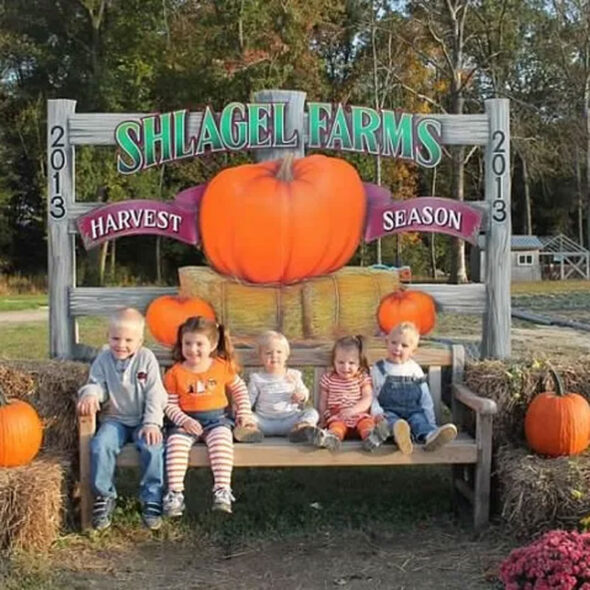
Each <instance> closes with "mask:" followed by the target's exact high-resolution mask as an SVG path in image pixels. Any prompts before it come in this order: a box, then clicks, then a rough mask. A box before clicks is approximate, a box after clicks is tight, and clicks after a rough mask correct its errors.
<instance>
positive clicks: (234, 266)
mask: <svg viewBox="0 0 590 590" xmlns="http://www.w3.org/2000/svg"><path fill="white" fill-rule="evenodd" d="M365 211H366V197H365V190H364V187H363V183H362V181H361V179H360V177H359V175H358V172H357V171H356V170H355V168H354V167H353V166H352V165H351V164H349V163H348V162H346V161H344V160H341V159H339V158H330V157H328V156H323V155H312V156H307V157H305V158H299V159H294V158H293V156H288V157H286V158H284V159H283V160H276V161H270V162H261V163H258V164H246V165H243V166H235V167H232V168H226V169H225V170H222V171H221V172H220V173H219V174H217V176H215V178H213V180H212V181H211V182H210V183H209V184H208V185H207V189H206V190H205V194H204V195H203V198H202V201H201V205H200V211H199V227H200V235H201V237H202V240H203V248H204V251H205V254H206V256H207V258H208V260H209V262H210V263H211V266H213V267H214V268H215V270H217V272H219V273H221V274H224V275H228V276H233V277H237V278H239V279H242V280H245V281H248V282H251V283H280V284H289V283H295V282H297V281H300V280H301V279H305V278H308V277H315V276H321V275H324V274H328V273H331V272H333V271H335V270H338V269H339V268H340V267H342V266H343V265H344V264H346V263H347V262H348V261H349V260H350V258H351V257H352V256H353V254H354V252H355V250H356V248H357V246H358V244H359V241H360V238H361V235H362V231H363V225H364V220H365Z"/></svg>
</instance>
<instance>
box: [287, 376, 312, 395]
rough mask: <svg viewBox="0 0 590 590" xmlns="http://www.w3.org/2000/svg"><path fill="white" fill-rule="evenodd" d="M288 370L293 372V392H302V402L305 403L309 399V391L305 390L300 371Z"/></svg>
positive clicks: (305, 386)
mask: <svg viewBox="0 0 590 590" xmlns="http://www.w3.org/2000/svg"><path fill="white" fill-rule="evenodd" d="M289 370H290V371H291V370H292V371H293V377H294V380H295V391H301V392H303V394H304V395H305V400H304V401H307V400H308V399H309V389H308V388H307V385H305V383H303V375H302V374H301V371H297V370H296V369H289Z"/></svg>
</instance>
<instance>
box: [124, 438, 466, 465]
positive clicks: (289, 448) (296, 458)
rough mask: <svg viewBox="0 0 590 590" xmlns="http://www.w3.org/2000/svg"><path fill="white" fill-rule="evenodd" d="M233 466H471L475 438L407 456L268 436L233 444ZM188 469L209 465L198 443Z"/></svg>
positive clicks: (129, 453)
mask: <svg viewBox="0 0 590 590" xmlns="http://www.w3.org/2000/svg"><path fill="white" fill-rule="evenodd" d="M234 455H235V459H234V467H320V466H325V467H344V466H353V465H356V466H366V465H419V464H434V463H447V464H449V463H475V462H476V461H477V447H476V443H475V439H473V438H471V437H470V436H469V435H467V434H465V433H460V434H459V436H458V438H457V439H456V440H454V441H453V442H451V443H449V444H448V445H446V446H444V447H442V448H441V449H438V450H436V451H433V452H426V451H424V450H423V449H422V448H421V447H420V445H415V446H414V452H413V453H412V454H411V455H402V453H400V452H399V451H398V450H394V449H393V446H392V445H391V444H389V443H386V444H385V445H383V446H382V447H381V448H380V449H377V450H376V451H375V452H373V453H367V452H366V451H363V450H362V448H361V443H360V442H359V441H345V442H344V443H343V444H342V447H341V449H340V451H338V452H337V453H331V452H330V451H328V450H326V449H316V448H315V447H312V446H310V445H296V444H293V443H290V442H289V441H288V440H287V439H285V438H280V437H269V438H266V439H265V440H264V441H263V442H262V443H257V444H240V443H236V444H235V445H234ZM117 465H120V466H123V467H136V466H138V465H139V455H138V453H137V451H136V450H135V447H134V446H133V445H130V444H129V445H126V446H125V447H124V448H123V450H122V451H121V454H120V455H119V458H118V460H117ZM189 465H190V466H191V467H204V466H207V465H209V459H208V457H207V449H206V447H205V445H204V444H202V443H198V444H196V445H194V446H193V447H192V449H191V455H190V463H189Z"/></svg>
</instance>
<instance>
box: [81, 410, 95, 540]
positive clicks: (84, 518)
mask: <svg viewBox="0 0 590 590" xmlns="http://www.w3.org/2000/svg"><path fill="white" fill-rule="evenodd" d="M78 428H79V445H80V448H79V452H80V524H81V528H82V530H85V529H87V528H90V526H91V524H92V500H93V498H92V489H91V486H90V441H91V439H92V437H93V436H94V431H95V428H96V423H95V419H94V416H80V418H79V422H78Z"/></svg>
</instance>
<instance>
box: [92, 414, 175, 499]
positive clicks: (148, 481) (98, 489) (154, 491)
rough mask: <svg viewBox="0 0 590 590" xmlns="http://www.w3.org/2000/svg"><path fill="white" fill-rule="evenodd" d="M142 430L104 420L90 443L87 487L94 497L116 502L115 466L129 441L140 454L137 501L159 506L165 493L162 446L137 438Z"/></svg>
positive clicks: (139, 427) (137, 427)
mask: <svg viewBox="0 0 590 590" xmlns="http://www.w3.org/2000/svg"><path fill="white" fill-rule="evenodd" d="M140 429H141V426H125V424H122V423H121V422H115V421H114V420H107V421H105V422H103V423H102V424H101V425H100V427H99V428H98V432H97V433H96V434H95V435H94V437H93V438H92V441H91V442H90V483H91V484H92V493H93V494H94V495H95V496H104V497H106V498H116V497H117V490H116V489H115V482H114V479H115V463H116V461H117V455H118V454H119V453H120V451H121V449H122V448H123V445H124V444H125V443H128V442H130V441H133V442H134V443H135V446H136V447H137V450H138V451H139V461H140V469H141V481H140V482H139V499H140V500H141V502H142V503H145V502H157V503H158V504H160V503H161V502H162V494H163V490H164V445H163V444H162V443H159V444H157V445H148V444H147V443H146V442H145V439H144V438H143V437H142V438H139V437H138V436H137V435H138V432H139V430H140Z"/></svg>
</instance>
